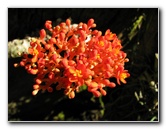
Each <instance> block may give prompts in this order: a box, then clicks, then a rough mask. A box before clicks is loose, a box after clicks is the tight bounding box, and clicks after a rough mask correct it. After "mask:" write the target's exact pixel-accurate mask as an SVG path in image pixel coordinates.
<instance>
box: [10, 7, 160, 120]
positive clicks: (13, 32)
mask: <svg viewBox="0 0 166 129" xmlns="http://www.w3.org/2000/svg"><path fill="white" fill-rule="evenodd" d="M158 11H159V10H158V9H157V8H55V9H53V8H9V9H8V41H12V40H14V39H16V38H17V39H18V38H19V39H23V38H25V37H26V36H38V31H39V30H40V29H42V28H43V27H44V23H45V21H46V20H52V21H55V24H57V23H58V21H64V20H66V19H67V18H71V19H72V23H79V22H85V23H87V21H88V19H90V18H94V20H95V23H96V24H97V27H96V29H98V30H101V31H102V32H103V33H104V32H105V31H106V30H107V29H110V30H111V31H112V32H113V33H116V34H117V35H118V37H119V39H121V40H122V45H123V46H124V47H123V50H124V51H125V52H126V53H127V54H128V56H127V57H128V58H129V60H130V62H128V63H126V66H125V68H126V69H128V70H129V73H130V74H131V77H130V78H128V79H127V84H125V85H120V86H119V85H117V86H116V88H114V89H110V88H108V89H107V96H105V97H101V98H93V96H92V95H91V93H88V91H86V90H85V91H82V92H80V93H78V94H76V97H75V98H74V99H72V100H69V99H68V98H66V97H65V96H64V95H63V91H54V92H53V93H47V92H45V93H41V92H40V93H38V94H37V95H36V96H32V95H31V92H32V90H33V88H32V86H33V83H34V82H33V81H34V80H33V79H34V76H32V75H29V74H27V73H26V71H25V70H24V68H14V67H13V64H14V63H17V62H19V61H20V60H21V58H9V59H8V120H9V121H54V120H56V121H57V120H64V121H158V120H159V118H158V114H159V113H158V104H157V102H158V92H156V89H157V88H156V87H154V85H151V83H150V82H151V81H154V82H155V86H158V65H157V64H158V60H157V59H156V57H155V53H158V46H159V44H158V17H159V16H158V14H159V13H158ZM140 16H142V17H143V19H141V21H140V20H139V18H140ZM57 19H59V20H58V21H57ZM136 93H137V94H138V95H140V93H141V94H142V97H141V95H140V98H139V100H138V99H137V98H136V96H135V94H136Z"/></svg>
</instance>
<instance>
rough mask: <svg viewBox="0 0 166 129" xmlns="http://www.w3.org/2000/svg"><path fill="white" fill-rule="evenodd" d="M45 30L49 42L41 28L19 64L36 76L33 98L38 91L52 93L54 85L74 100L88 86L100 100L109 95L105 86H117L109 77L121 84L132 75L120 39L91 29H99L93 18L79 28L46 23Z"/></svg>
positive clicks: (66, 24)
mask: <svg viewBox="0 0 166 129" xmlns="http://www.w3.org/2000/svg"><path fill="white" fill-rule="evenodd" d="M45 27H46V28H47V29H48V31H49V33H51V35H52V36H51V38H49V39H48V40H46V31H45V29H42V30H41V31H40V37H39V38H38V39H36V40H34V41H32V42H31V43H30V48H29V53H28V54H24V55H23V59H22V61H21V62H20V65H21V66H23V67H25V69H26V70H27V71H28V73H30V74H35V75H37V77H36V78H35V82H36V84H35V85H34V86H33V88H34V91H33V92H32V94H33V95H36V94H37V93H38V91H39V90H47V91H48V92H52V91H53V87H54V86H55V87H56V89H57V90H60V89H64V93H65V95H68V97H69V98H74V97H75V91H79V88H80V87H81V86H83V85H86V86H87V90H88V91H89V92H92V93H93V94H94V95H95V96H96V97H99V96H100V95H106V91H105V90H104V87H106V86H108V87H111V88H113V87H115V83H113V82H110V81H109V79H110V78H112V77H115V78H116V79H117V83H118V84H120V81H121V82H123V83H126V81H125V79H126V78H127V77H129V76H130V74H129V73H128V71H127V70H125V69H124V63H125V62H128V59H127V58H126V53H124V52H123V51H121V48H122V46H121V42H120V40H119V39H118V38H117V36H116V34H114V33H112V32H110V30H109V29H108V30H107V31H106V32H105V35H104V36H102V32H101V31H98V30H92V29H91V28H94V27H96V24H95V23H94V20H93V19H90V20H89V21H88V22H87V24H86V23H82V22H81V23H79V24H78V25H71V21H70V20H69V19H67V20H66V22H62V23H60V24H59V25H57V26H56V27H52V22H51V21H46V23H45Z"/></svg>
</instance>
